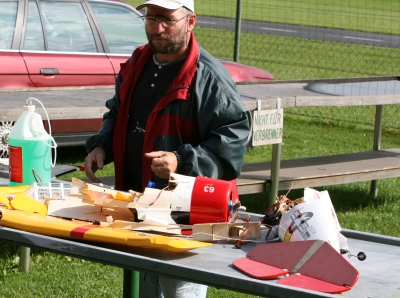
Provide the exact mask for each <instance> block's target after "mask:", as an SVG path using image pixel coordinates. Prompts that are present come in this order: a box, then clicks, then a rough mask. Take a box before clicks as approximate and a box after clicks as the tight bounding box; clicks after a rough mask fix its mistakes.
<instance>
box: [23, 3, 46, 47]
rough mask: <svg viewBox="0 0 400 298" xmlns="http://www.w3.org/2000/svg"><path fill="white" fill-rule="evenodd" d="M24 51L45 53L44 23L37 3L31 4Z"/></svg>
mask: <svg viewBox="0 0 400 298" xmlns="http://www.w3.org/2000/svg"><path fill="white" fill-rule="evenodd" d="M22 49H23V50H31V51H44V49H45V47H44V37H43V29H42V23H41V22H40V16H39V9H38V7H37V5H36V2H32V1H31V2H29V8H28V22H27V26H26V34H25V39H24V44H23V46H22Z"/></svg>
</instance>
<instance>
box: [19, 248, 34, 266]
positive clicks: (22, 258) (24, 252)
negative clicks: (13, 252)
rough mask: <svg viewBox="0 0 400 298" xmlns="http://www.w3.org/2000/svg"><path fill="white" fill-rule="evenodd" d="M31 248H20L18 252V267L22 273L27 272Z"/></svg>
mask: <svg viewBox="0 0 400 298" xmlns="http://www.w3.org/2000/svg"><path fill="white" fill-rule="evenodd" d="M30 254H31V248H30V247H26V246H21V248H20V251H19V267H20V270H21V271H22V272H25V273H27V272H28V271H29V262H30V258H31V257H30Z"/></svg>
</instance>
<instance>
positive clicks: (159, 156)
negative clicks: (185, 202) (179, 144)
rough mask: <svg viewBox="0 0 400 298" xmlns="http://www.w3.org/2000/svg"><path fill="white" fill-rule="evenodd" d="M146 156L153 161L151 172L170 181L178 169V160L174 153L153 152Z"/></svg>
mask: <svg viewBox="0 0 400 298" xmlns="http://www.w3.org/2000/svg"><path fill="white" fill-rule="evenodd" d="M144 156H145V157H146V158H151V159H152V162H151V170H152V171H153V172H154V174H156V175H157V176H158V177H160V178H163V179H168V178H169V175H170V174H171V173H175V172H176V170H177V169H178V160H177V158H176V155H175V154H174V153H173V152H167V151H153V152H149V153H145V154H144Z"/></svg>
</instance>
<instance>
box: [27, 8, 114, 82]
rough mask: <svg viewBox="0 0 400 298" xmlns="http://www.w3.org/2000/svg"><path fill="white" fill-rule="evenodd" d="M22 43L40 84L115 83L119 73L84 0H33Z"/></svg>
mask: <svg viewBox="0 0 400 298" xmlns="http://www.w3.org/2000/svg"><path fill="white" fill-rule="evenodd" d="M27 9H28V11H27V14H26V15H27V20H26V27H25V28H26V30H25V36H24V39H23V43H22V45H21V51H20V52H21V55H22V56H23V58H24V59H25V63H26V66H27V68H28V72H29V76H30V79H31V81H32V82H33V83H34V84H35V86H37V87H59V86H91V85H112V84H114V83H115V73H114V69H113V66H112V64H111V62H110V59H109V58H108V57H107V55H106V54H105V53H104V50H103V48H102V45H101V42H100V38H99V35H98V33H97V29H96V28H95V26H94V22H93V20H91V18H90V15H89V17H88V14H87V12H88V11H87V8H86V7H85V5H84V1H79V0H78V1H62V0H60V1H45V0H40V1H39V0H30V1H29V3H28V7H27Z"/></svg>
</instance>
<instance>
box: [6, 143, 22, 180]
mask: <svg viewBox="0 0 400 298" xmlns="http://www.w3.org/2000/svg"><path fill="white" fill-rule="evenodd" d="M8 152H9V162H10V181H11V182H16V183H22V181H23V174H22V170H23V169H22V147H16V146H8Z"/></svg>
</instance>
